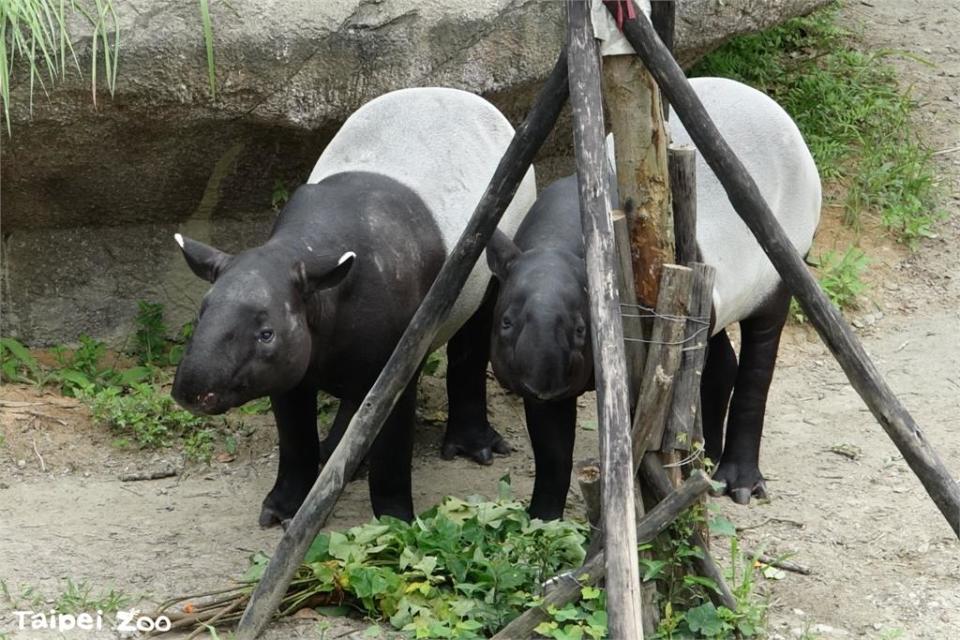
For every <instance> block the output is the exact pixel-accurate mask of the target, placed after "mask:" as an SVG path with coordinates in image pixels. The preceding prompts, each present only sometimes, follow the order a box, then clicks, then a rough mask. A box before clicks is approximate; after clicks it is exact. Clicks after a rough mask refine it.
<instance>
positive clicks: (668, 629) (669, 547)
mask: <svg viewBox="0 0 960 640" xmlns="http://www.w3.org/2000/svg"><path fill="white" fill-rule="evenodd" d="M703 521H704V516H703V512H702V508H700V507H694V508H692V509H690V510H689V511H687V512H686V513H685V514H683V515H682V516H681V517H680V518H678V519H677V520H676V521H675V522H674V523H673V524H672V525H671V527H670V529H668V531H667V532H666V533H665V534H664V535H661V536H659V537H657V539H656V540H655V541H654V542H653V543H651V544H649V545H643V546H642V547H641V549H643V550H647V551H650V553H651V555H652V557H651V558H641V570H643V571H644V573H645V575H644V580H657V581H658V583H659V584H658V594H659V601H658V603H657V604H658V606H659V607H660V625H659V627H658V628H657V634H656V635H655V636H654V638H660V639H663V640H678V639H680V638H732V637H741V638H752V637H755V636H758V635H760V634H761V633H762V631H763V629H764V627H765V620H766V610H767V605H766V603H765V602H763V601H761V600H759V599H758V598H757V596H756V594H755V586H756V584H755V575H756V573H755V570H754V560H755V559H752V558H745V557H743V556H742V554H741V553H740V551H739V548H738V545H737V540H736V537H735V532H736V530H735V528H734V526H733V524H732V523H730V521H728V520H726V519H725V518H723V517H722V516H715V517H713V518H712V519H711V520H710V530H711V532H712V533H713V534H714V535H715V536H720V537H721V538H729V540H730V545H731V553H730V557H731V558H732V559H733V560H732V565H731V567H730V570H729V572H728V575H727V576H726V578H727V584H728V585H729V586H730V588H731V590H732V591H733V594H734V596H735V597H736V600H737V608H736V611H733V610H731V609H728V608H727V607H724V606H716V605H715V604H714V603H713V602H711V600H710V595H711V594H712V593H718V592H719V588H718V586H717V585H716V583H714V582H713V581H712V580H710V579H708V578H704V577H702V576H698V575H697V572H696V569H695V566H694V559H695V558H698V557H700V556H701V555H702V551H701V550H700V549H699V547H696V546H693V545H691V544H690V542H689V540H690V536H691V535H692V534H693V532H694V529H695V528H696V527H697V526H698V525H699V524H701V523H702V522H703Z"/></svg>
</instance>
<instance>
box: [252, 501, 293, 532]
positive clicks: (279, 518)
mask: <svg viewBox="0 0 960 640" xmlns="http://www.w3.org/2000/svg"><path fill="white" fill-rule="evenodd" d="M289 521H290V516H284V515H282V514H281V513H279V512H278V511H277V510H275V509H274V508H273V507H270V506H267V505H263V508H262V509H260V518H259V520H258V522H259V524H260V526H261V527H263V528H264V529H267V528H269V527H273V526H276V525H278V524H279V525H280V526H283V523H284V522H289ZM284 529H286V527H284Z"/></svg>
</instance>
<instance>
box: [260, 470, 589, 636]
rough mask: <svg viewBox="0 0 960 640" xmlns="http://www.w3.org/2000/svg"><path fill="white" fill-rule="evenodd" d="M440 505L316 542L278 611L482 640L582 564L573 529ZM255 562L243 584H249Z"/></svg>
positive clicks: (474, 504) (493, 508) (493, 509)
mask: <svg viewBox="0 0 960 640" xmlns="http://www.w3.org/2000/svg"><path fill="white" fill-rule="evenodd" d="M501 491H502V494H503V495H502V498H501V499H500V500H498V501H496V502H479V501H466V502H465V501H463V500H459V499H457V498H449V497H448V498H445V499H444V500H443V502H442V503H441V504H440V505H439V506H437V507H435V508H433V509H431V510H429V511H427V512H426V513H424V514H422V515H421V516H420V517H419V518H417V519H416V520H415V521H414V522H413V523H410V524H408V523H406V522H402V521H400V520H396V519H392V518H383V519H381V520H379V521H374V522H371V523H369V524H365V525H361V526H359V527H354V528H352V529H349V530H348V531H346V532H343V533H339V532H333V533H322V534H320V535H319V536H317V538H316V540H315V541H314V543H313V545H312V546H311V548H310V551H309V552H308V553H307V557H306V559H305V560H304V564H303V565H302V566H301V568H300V570H299V572H298V574H297V578H295V580H294V588H293V590H292V591H291V592H289V593H288V594H287V597H286V599H285V601H284V603H283V605H282V611H283V612H284V613H288V614H289V613H293V612H294V611H296V610H298V609H300V608H301V607H303V606H304V605H305V603H307V602H315V601H318V600H319V601H325V604H327V605H340V606H347V607H349V608H351V609H354V610H356V611H359V612H362V613H363V614H365V615H367V616H369V617H370V618H372V619H374V620H380V621H383V622H386V623H389V624H390V625H391V626H392V627H394V628H395V629H399V630H402V631H405V632H408V633H409V634H410V635H411V636H413V637H417V638H479V637H485V635H489V634H491V633H493V632H495V631H496V630H498V629H499V628H501V627H502V626H503V625H505V624H506V623H507V622H508V621H509V620H510V619H512V618H514V617H516V616H517V615H519V614H520V613H521V612H523V611H524V610H525V609H526V608H527V607H528V606H529V605H530V603H531V602H535V600H536V595H535V592H536V591H537V590H538V589H539V584H540V583H541V582H542V581H543V580H546V579H547V578H549V577H550V576H552V575H554V574H555V573H557V572H558V571H560V570H562V569H567V568H572V567H576V566H579V565H580V563H581V562H582V561H583V557H584V549H583V542H584V539H585V538H584V532H585V528H584V526H583V525H580V524H576V523H572V522H564V521H556V522H546V523H545V522H540V521H531V520H530V517H529V515H527V512H526V510H525V509H524V508H523V506H522V505H521V504H520V503H518V502H514V501H512V500H509V499H508V498H507V497H506V494H507V493H508V485H507V484H506V482H505V481H502V483H501ZM266 562H267V557H266V556H264V555H263V554H258V555H257V556H255V557H254V559H253V564H252V566H251V568H250V571H249V572H248V574H247V576H246V578H247V579H248V580H257V579H259V577H260V575H261V573H262V571H263V569H264V567H265V566H266Z"/></svg>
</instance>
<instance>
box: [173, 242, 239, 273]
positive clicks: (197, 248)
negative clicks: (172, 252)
mask: <svg viewBox="0 0 960 640" xmlns="http://www.w3.org/2000/svg"><path fill="white" fill-rule="evenodd" d="M173 239H174V240H176V241H177V244H178V245H180V250H181V251H183V257H184V259H186V261H187V265H188V266H189V267H190V270H191V271H193V272H194V273H195V274H196V275H197V277H198V278H203V279H204V280H206V281H207V282H213V281H214V280H216V279H217V276H218V275H220V272H221V271H223V268H224V267H225V266H226V265H227V262H228V261H229V260H230V258H231V256H230V254H229V253H224V252H223V251H220V250H219V249H214V248H213V247H211V246H209V245H206V244H203V243H202V242H197V241H196V240H191V239H190V238H187V237H185V236H182V235H180V234H179V233H175V234H173Z"/></svg>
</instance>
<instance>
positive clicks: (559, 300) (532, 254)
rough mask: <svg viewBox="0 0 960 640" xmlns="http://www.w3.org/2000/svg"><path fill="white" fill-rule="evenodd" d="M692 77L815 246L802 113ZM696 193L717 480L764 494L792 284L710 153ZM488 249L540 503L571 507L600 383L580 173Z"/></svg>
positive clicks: (555, 514) (784, 213) (812, 175)
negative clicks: (570, 492) (582, 438)
mask: <svg viewBox="0 0 960 640" xmlns="http://www.w3.org/2000/svg"><path fill="white" fill-rule="evenodd" d="M691 84H692V85H693V88H694V90H695V91H696V93H697V96H698V97H699V98H700V100H701V101H702V102H703V104H704V106H705V107H706V110H707V112H708V113H709V114H710V117H711V118H712V119H713V121H714V122H715V123H716V125H717V127H718V128H719V130H720V132H721V134H722V135H723V137H724V138H725V139H726V140H727V142H728V143H729V144H730V146H731V147H732V148H733V150H734V152H735V153H736V154H737V156H738V157H739V158H740V159H741V160H742V161H743V163H744V165H745V166H746V168H747V170H748V171H749V172H750V174H751V175H752V176H753V178H754V180H755V181H756V182H757V185H758V186H759V188H760V192H761V193H762V194H763V197H764V199H765V200H766V201H767V204H768V205H770V209H771V210H772V211H773V213H774V215H775V216H776V218H777V220H778V221H779V223H780V224H781V225H782V226H783V228H784V229H785V230H786V232H787V235H788V236H789V237H790V240H791V241H792V242H793V245H794V247H795V248H796V250H797V251H799V252H800V253H801V254H805V253H806V252H807V251H808V250H809V249H810V245H811V243H812V240H813V234H814V232H815V231H816V228H817V223H818V221H819V218H820V178H819V176H818V173H817V168H816V165H815V164H814V161H813V158H812V156H811V155H810V151H809V150H808V149H807V146H806V144H804V141H803V137H802V136H801V134H800V131H799V130H798V129H797V127H796V125H795V124H794V123H793V121H792V120H791V119H790V117H789V116H788V115H787V114H786V112H784V110H783V109H782V108H780V106H779V105H778V104H777V103H776V102H774V101H773V100H772V99H770V98H769V97H767V96H766V95H764V94H763V93H761V92H759V91H757V90H755V89H752V88H750V87H748V86H746V85H743V84H740V83H738V82H734V81H732V80H727V79H722V78H697V79H694V80H691ZM669 123H670V133H671V136H672V139H673V141H674V142H676V143H678V144H688V145H692V144H693V143H692V142H691V140H690V138H689V136H688V135H687V132H686V131H685V130H684V128H683V126H682V124H681V123H680V122H679V121H678V120H677V119H676V118H675V117H674V118H671V119H670V121H669ZM696 197H697V243H698V245H699V248H700V251H701V252H702V255H703V260H704V261H705V262H706V263H707V264H710V265H712V266H714V267H715V268H716V270H717V276H716V285H715V288H714V291H713V312H712V316H713V317H712V322H711V335H712V337H711V338H710V341H709V344H708V351H707V360H706V364H705V367H704V371H703V379H702V384H701V398H702V412H703V425H704V438H705V440H706V443H705V448H706V454H707V455H708V456H709V457H710V458H711V459H712V460H714V461H715V462H717V463H718V464H717V469H716V472H715V474H714V478H715V479H716V480H719V481H722V482H725V483H726V491H727V493H728V494H729V495H730V496H731V497H732V498H733V499H734V500H735V501H736V502H739V503H746V502H749V500H750V497H751V495H758V496H760V495H763V494H764V482H763V476H762V475H761V473H760V469H759V466H758V462H759V454H760V435H761V432H762V430H763V419H764V412H765V408H766V399H767V391H768V389H769V387H770V382H771V379H772V376H773V368H774V363H775V361H776V357H777V348H778V345H779V341H780V333H781V330H782V328H783V325H784V322H785V320H786V317H787V312H788V307H789V301H790V296H789V294H788V292H787V290H786V288H785V287H784V285H783V283H782V282H781V280H780V277H779V276H778V274H777V272H776V270H775V269H774V268H773V265H772V264H771V263H770V261H769V260H768V258H767V257H766V255H765V254H764V252H763V250H762V249H761V248H760V245H759V244H758V243H757V241H756V239H755V238H754V237H753V235H752V234H751V232H750V231H749V229H747V227H746V225H745V224H744V223H743V222H742V221H741V219H740V218H739V217H738V216H737V213H736V212H735V211H734V209H733V207H732V206H731V204H730V202H729V200H728V199H727V196H726V193H725V192H724V190H723V187H722V186H721V185H720V183H719V181H718V180H717V178H716V176H715V175H714V173H713V172H712V171H711V170H710V168H709V167H708V166H707V165H706V163H705V162H704V161H703V159H702V158H699V157H698V160H697V194H696ZM487 259H488V261H489V264H490V268H491V270H492V271H493V273H494V274H495V276H496V278H497V279H498V280H499V283H500V286H499V294H498V297H497V299H496V303H495V307H494V319H493V323H492V324H493V328H492V334H491V343H492V347H491V362H492V365H493V370H494V373H495V375H496V377H497V378H498V379H499V380H500V382H501V383H502V384H503V385H504V386H505V387H507V388H508V389H510V390H512V391H514V392H516V393H518V394H520V395H521V396H522V397H523V399H524V409H525V412H526V418H527V429H528V431H529V433H530V438H531V442H532V445H533V451H534V457H535V462H536V480H535V484H534V490H533V498H532V501H531V507H530V511H531V515H533V516H537V517H542V518H559V517H561V516H562V514H563V508H564V503H565V501H566V495H567V489H568V487H569V483H570V472H571V466H572V456H573V444H574V433H575V425H576V410H577V409H576V398H577V396H578V395H580V394H581V393H583V392H584V391H587V390H589V389H591V388H593V358H592V351H591V344H590V334H589V322H590V318H589V308H588V298H587V289H586V287H587V281H586V272H585V263H584V245H583V237H582V232H581V227H580V207H579V202H578V196H577V180H576V176H570V177H567V178H563V179H561V180H559V181H557V182H555V183H553V184H552V185H550V186H549V187H548V188H546V189H545V190H544V191H543V193H542V194H541V195H540V197H539V198H538V200H537V202H536V204H535V205H534V206H533V209H532V210H531V212H530V213H529V215H528V216H527V217H526V219H525V220H524V222H523V223H522V224H521V225H520V228H519V229H518V230H517V234H516V236H515V238H514V240H513V241H511V240H510V239H509V238H507V237H506V236H504V235H503V234H497V235H496V236H495V237H494V238H493V240H492V241H491V243H490V246H489V247H488V249H487ZM733 323H739V324H740V331H741V343H742V344H741V347H740V360H739V364H738V362H737V356H736V354H735V353H734V350H733V347H732V346H731V344H730V340H729V339H728V337H727V333H726V327H728V326H729V325H731V324H733ZM731 393H732V395H733V398H732V403H731ZM728 403H729V404H730V406H729V417H727V413H728V412H727V407H728ZM725 418H726V426H727V428H726V441H724V437H723V436H724V419H725Z"/></svg>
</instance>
